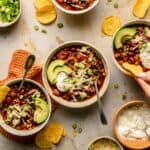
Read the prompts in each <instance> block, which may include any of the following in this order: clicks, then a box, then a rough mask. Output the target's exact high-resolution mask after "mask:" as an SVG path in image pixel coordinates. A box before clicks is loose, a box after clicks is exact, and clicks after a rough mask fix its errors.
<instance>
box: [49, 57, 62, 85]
mask: <svg viewBox="0 0 150 150" xmlns="http://www.w3.org/2000/svg"><path fill="white" fill-rule="evenodd" d="M64 64H65V62H64V61H63V60H60V59H56V60H54V61H52V62H51V63H50V65H49V66H48V69H47V77H48V80H49V81H50V83H52V80H53V74H54V70H55V69H56V67H61V66H64Z"/></svg>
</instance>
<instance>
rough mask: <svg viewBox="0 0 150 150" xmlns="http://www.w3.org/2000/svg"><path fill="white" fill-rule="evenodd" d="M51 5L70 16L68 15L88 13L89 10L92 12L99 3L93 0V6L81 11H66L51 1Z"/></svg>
mask: <svg viewBox="0 0 150 150" xmlns="http://www.w3.org/2000/svg"><path fill="white" fill-rule="evenodd" d="M52 2H53V4H54V5H55V6H56V7H57V8H58V9H59V10H61V11H62V12H64V13H67V14H70V15H81V14H84V13H87V12H89V11H90V10H92V9H93V8H94V7H95V6H96V5H97V4H98V2H99V0H95V2H93V4H92V5H91V6H89V7H88V8H86V9H83V10H67V9H65V8H63V7H62V6H61V5H60V4H59V3H58V2H57V1H56V0H52Z"/></svg>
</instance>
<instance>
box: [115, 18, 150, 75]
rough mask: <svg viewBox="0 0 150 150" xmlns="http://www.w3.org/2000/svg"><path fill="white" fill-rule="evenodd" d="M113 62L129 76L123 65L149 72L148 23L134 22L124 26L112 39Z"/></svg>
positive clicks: (149, 31)
mask: <svg viewBox="0 0 150 150" xmlns="http://www.w3.org/2000/svg"><path fill="white" fill-rule="evenodd" d="M112 47H113V60H114V62H115V64H116V66H117V67H118V68H119V70H121V71H122V72H123V73H125V74H127V75H131V73H130V72H128V71H127V70H126V69H124V67H123V64H124V63H128V64H131V65H135V66H140V67H142V70H143V72H145V71H148V70H150V21H148V20H135V21H131V22H128V23H126V24H124V25H123V26H122V27H121V28H120V29H119V30H118V31H117V32H116V34H115V35H114V38H113V46H112Z"/></svg>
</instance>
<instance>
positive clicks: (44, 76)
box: [42, 41, 110, 108]
mask: <svg viewBox="0 0 150 150" xmlns="http://www.w3.org/2000/svg"><path fill="white" fill-rule="evenodd" d="M70 45H87V46H89V47H91V48H92V49H93V50H95V51H96V52H97V53H98V54H99V55H100V56H101V58H102V60H103V63H104V67H105V70H106V71H107V76H106V78H105V80H104V83H103V86H102V88H101V90H100V92H99V94H100V97H102V96H103V95H104V93H105V92H106V90H107V88H108V85H109V81H110V70H109V67H108V63H107V59H106V58H105V57H104V55H103V54H102V53H101V52H100V51H98V49H97V48H96V47H94V46H93V45H92V44H90V43H88V42H84V41H68V42H64V43H63V44H60V45H58V46H57V47H56V48H54V49H52V50H51V51H50V53H49V54H48V57H47V58H46V61H45V64H44V67H43V68H44V69H43V71H42V79H43V83H44V86H45V88H46V89H47V90H48V92H49V94H50V96H51V97H52V99H54V100H55V101H56V102H57V103H59V104H60V105H62V106H65V107H68V108H84V107H88V106H90V105H92V104H94V103H96V102H97V97H96V95H95V96H93V97H92V98H90V99H88V100H86V101H83V102H68V101H67V100H64V99H63V98H61V97H58V96H55V95H53V93H52V90H51V88H50V86H49V82H48V80H47V74H46V70H47V65H48V64H49V61H50V59H51V58H52V57H53V56H54V55H55V53H56V52H58V51H59V50H60V49H61V48H64V47H68V46H70Z"/></svg>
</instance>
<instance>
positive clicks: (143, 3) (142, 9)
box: [133, 0, 150, 18]
mask: <svg viewBox="0 0 150 150" xmlns="http://www.w3.org/2000/svg"><path fill="white" fill-rule="evenodd" d="M149 7H150V0H137V1H136V3H135V5H134V7H133V14H134V16H136V17H138V18H144V17H145V15H146V12H147V10H148V8H149Z"/></svg>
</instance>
